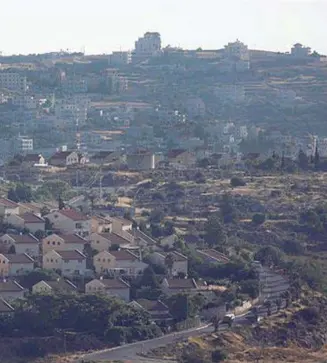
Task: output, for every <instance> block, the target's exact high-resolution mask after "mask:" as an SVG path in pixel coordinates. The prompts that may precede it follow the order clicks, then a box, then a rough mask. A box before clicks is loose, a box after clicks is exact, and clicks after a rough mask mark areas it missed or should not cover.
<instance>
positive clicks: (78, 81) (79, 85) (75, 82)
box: [61, 77, 88, 94]
mask: <svg viewBox="0 0 327 363" xmlns="http://www.w3.org/2000/svg"><path fill="white" fill-rule="evenodd" d="M87 88H88V85H87V81H86V80H85V79H83V78H80V77H65V78H64V79H63V80H62V81H61V89H62V90H63V92H65V93H68V94H74V93H86V92H87Z"/></svg>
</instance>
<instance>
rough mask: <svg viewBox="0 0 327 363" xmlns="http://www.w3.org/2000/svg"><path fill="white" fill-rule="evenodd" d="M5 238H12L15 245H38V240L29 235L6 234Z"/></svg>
mask: <svg viewBox="0 0 327 363" xmlns="http://www.w3.org/2000/svg"><path fill="white" fill-rule="evenodd" d="M7 236H9V237H10V238H12V239H13V240H14V241H15V243H17V244H20V243H27V244H29V243H30V244H38V243H39V240H38V239H37V238H36V237H34V236H33V235H31V234H11V233H7Z"/></svg>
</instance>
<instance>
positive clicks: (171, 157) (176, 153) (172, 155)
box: [167, 149, 186, 159]
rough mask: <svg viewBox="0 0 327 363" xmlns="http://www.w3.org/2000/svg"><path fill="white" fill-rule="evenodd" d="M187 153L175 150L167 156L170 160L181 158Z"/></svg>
mask: <svg viewBox="0 0 327 363" xmlns="http://www.w3.org/2000/svg"><path fill="white" fill-rule="evenodd" d="M185 152H186V150H185V149H173V150H170V151H169V152H168V155H167V156H168V158H169V159H175V158H177V156H179V155H181V154H183V153H185Z"/></svg>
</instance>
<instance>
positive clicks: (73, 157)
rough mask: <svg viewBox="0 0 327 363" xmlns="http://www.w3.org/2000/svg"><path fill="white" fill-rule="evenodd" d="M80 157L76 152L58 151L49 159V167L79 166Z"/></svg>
mask: <svg viewBox="0 0 327 363" xmlns="http://www.w3.org/2000/svg"><path fill="white" fill-rule="evenodd" d="M79 160H80V158H79V155H78V153H77V152H75V151H58V152H56V153H55V154H54V155H52V156H51V158H50V159H49V165H53V166H58V167H66V166H70V165H75V164H79Z"/></svg>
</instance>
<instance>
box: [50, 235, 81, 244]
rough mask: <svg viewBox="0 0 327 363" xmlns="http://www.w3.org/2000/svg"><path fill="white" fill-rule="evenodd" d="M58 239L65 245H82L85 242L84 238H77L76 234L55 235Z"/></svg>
mask: <svg viewBox="0 0 327 363" xmlns="http://www.w3.org/2000/svg"><path fill="white" fill-rule="evenodd" d="M57 236H58V237H60V238H62V239H63V240H64V242H65V243H83V244H85V243H86V242H87V241H86V239H85V238H83V237H81V236H79V235H78V234H57Z"/></svg>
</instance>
